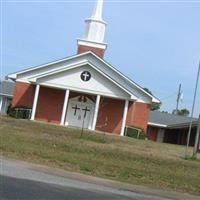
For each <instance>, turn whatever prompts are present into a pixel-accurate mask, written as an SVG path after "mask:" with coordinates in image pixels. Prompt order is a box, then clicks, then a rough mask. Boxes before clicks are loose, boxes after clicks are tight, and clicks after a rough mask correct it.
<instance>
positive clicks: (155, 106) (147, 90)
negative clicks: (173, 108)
mask: <svg viewBox="0 0 200 200" xmlns="http://www.w3.org/2000/svg"><path fill="white" fill-rule="evenodd" d="M143 89H144V90H145V91H146V92H148V93H149V94H151V95H153V94H152V92H151V91H150V90H149V89H148V88H143ZM151 110H160V104H152V105H151Z"/></svg>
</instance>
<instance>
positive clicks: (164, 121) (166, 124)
mask: <svg viewBox="0 0 200 200" xmlns="http://www.w3.org/2000/svg"><path fill="white" fill-rule="evenodd" d="M190 121H191V118H190V117H186V116H180V115H174V114H170V113H165V112H160V111H150V114H149V122H148V125H151V126H155V127H163V128H176V127H177V128H178V127H184V126H188V125H189V124H190ZM192 121H193V123H194V125H196V124H197V121H198V119H197V118H192Z"/></svg>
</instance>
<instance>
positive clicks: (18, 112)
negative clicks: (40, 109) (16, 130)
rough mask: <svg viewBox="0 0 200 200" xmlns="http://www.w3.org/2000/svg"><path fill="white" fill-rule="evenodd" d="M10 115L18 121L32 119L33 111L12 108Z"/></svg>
mask: <svg viewBox="0 0 200 200" xmlns="http://www.w3.org/2000/svg"><path fill="white" fill-rule="evenodd" d="M8 115H9V116H11V117H14V118H18V119H30V116H31V109H29V108H26V107H10V108H9V109H8Z"/></svg>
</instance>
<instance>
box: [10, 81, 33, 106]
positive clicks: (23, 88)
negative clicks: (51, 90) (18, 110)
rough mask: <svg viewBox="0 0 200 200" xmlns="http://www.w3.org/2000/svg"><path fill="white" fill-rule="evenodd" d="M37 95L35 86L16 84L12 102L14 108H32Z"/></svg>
mask: <svg viewBox="0 0 200 200" xmlns="http://www.w3.org/2000/svg"><path fill="white" fill-rule="evenodd" d="M34 95H35V85H31V84H29V83H23V82H16V84H15V90H14V95H13V100H12V107H27V108H32V106H33V99H34Z"/></svg>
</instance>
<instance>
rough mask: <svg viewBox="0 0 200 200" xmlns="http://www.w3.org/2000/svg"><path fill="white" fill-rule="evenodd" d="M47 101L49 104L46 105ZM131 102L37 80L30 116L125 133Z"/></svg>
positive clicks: (69, 124)
mask: <svg viewBox="0 0 200 200" xmlns="http://www.w3.org/2000/svg"><path fill="white" fill-rule="evenodd" d="M42 93H43V94H42ZM47 93H48V94H50V93H51V94H54V95H55V97H56V96H57V98H56V99H55V97H54V96H52V97H50V96H49V95H47ZM47 96H48V98H46V97H47ZM43 102H45V103H43ZM61 102H62V103H61ZM45 105H46V108H44V106H45ZM128 105H129V100H128V99H116V98H113V97H106V96H102V95H100V94H96V95H95V94H88V93H83V92H82V93H80V92H79V91H72V90H70V89H65V90H63V89H60V88H55V87H54V88H53V87H46V86H43V85H40V84H37V85H36V89H35V95H34V101H33V107H32V115H31V120H42V121H49V122H54V123H55V122H56V123H60V125H63V126H72V127H79V128H86V129H89V130H100V131H108V132H111V131H114V132H116V133H117V134H120V135H121V136H123V135H124V129H125V125H126V118H127V112H128ZM52 106H54V108H52ZM41 108H43V109H41ZM61 108H62V109H61ZM52 109H53V110H54V111H52ZM105 109H110V111H111V113H109V112H108V113H106V111H105ZM44 110H45V113H44ZM53 112H54V113H53ZM104 112H105V113H104ZM113 126H114V127H113ZM112 127H113V128H112ZM119 128H120V130H119ZM111 129H112V130H111ZM113 129H114V130H113Z"/></svg>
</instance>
